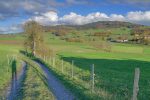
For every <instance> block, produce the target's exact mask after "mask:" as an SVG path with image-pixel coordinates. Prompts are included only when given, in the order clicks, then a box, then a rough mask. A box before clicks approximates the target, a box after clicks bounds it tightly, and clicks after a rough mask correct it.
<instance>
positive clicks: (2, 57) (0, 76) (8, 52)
mask: <svg viewBox="0 0 150 100" xmlns="http://www.w3.org/2000/svg"><path fill="white" fill-rule="evenodd" d="M5 47H6V48H5ZM17 54H18V53H17V52H16V48H12V47H11V46H10V47H8V46H2V45H1V46H0V99H1V98H5V95H6V92H7V88H8V86H9V85H10V82H11V75H12V71H11V70H12V69H11V68H12V67H11V62H10V60H11V59H12V57H13V55H16V56H17ZM16 60H17V72H18V73H19V71H20V70H21V68H22V66H21V62H20V60H19V59H16Z"/></svg>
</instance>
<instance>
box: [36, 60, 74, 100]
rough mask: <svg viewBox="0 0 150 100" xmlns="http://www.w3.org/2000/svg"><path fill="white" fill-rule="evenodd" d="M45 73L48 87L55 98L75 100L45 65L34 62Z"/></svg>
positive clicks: (58, 99)
mask: <svg viewBox="0 0 150 100" xmlns="http://www.w3.org/2000/svg"><path fill="white" fill-rule="evenodd" d="M36 63H37V64H38V65H39V66H40V67H41V69H42V70H43V71H44V73H45V77H46V78H47V82H48V87H49V88H51V89H52V92H53V93H54V95H55V97H56V99H57V100H75V97H74V96H73V94H72V93H71V92H70V91H69V90H67V89H66V88H65V87H64V85H63V84H61V82H60V81H59V80H57V78H56V77H55V76H54V75H53V74H52V73H51V72H50V71H49V70H48V68H47V67H45V66H44V65H43V64H41V63H39V62H36Z"/></svg>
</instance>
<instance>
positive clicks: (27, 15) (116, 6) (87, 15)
mask: <svg viewBox="0 0 150 100" xmlns="http://www.w3.org/2000/svg"><path fill="white" fill-rule="evenodd" d="M149 5H150V0H0V33H15V32H20V31H22V26H23V24H24V23H25V22H26V21H29V20H35V21H37V22H39V23H41V24H43V25H57V24H75V25H83V24H87V23H91V22H96V21H127V22H132V23H138V24H144V25H150V6H149Z"/></svg>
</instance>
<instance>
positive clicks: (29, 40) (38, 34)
mask: <svg viewBox="0 0 150 100" xmlns="http://www.w3.org/2000/svg"><path fill="white" fill-rule="evenodd" d="M24 32H25V34H26V40H25V42H24V46H25V49H26V52H27V51H28V50H30V51H31V53H32V54H33V55H34V56H35V55H36V52H37V51H38V50H39V49H40V48H41V47H42V45H43V42H44V39H43V27H42V26H41V25H40V24H39V23H37V22H35V21H29V22H26V23H25V25H24Z"/></svg>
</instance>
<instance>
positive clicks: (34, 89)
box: [16, 57, 55, 100]
mask: <svg viewBox="0 0 150 100" xmlns="http://www.w3.org/2000/svg"><path fill="white" fill-rule="evenodd" d="M23 60H25V61H26V62H27V64H28V66H27V73H26V76H25V79H24V81H23V86H22V87H21V90H20V92H19V94H18V96H17V98H16V100H55V97H54V95H53V94H52V92H51V91H50V89H49V88H48V86H47V82H46V78H45V76H44V73H43V71H42V70H41V69H40V68H39V67H38V66H37V65H36V64H35V63H34V62H33V61H32V60H30V59H28V58H26V57H23Z"/></svg>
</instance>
